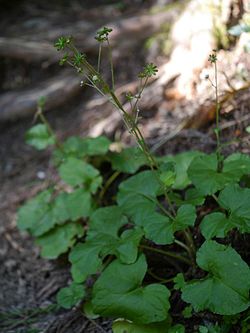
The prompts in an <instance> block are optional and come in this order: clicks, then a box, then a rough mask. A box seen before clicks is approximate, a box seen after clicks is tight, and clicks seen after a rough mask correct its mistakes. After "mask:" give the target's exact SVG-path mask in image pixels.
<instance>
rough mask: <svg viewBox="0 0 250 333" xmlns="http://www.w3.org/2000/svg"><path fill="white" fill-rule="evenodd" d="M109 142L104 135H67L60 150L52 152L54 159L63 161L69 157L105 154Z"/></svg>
mask: <svg viewBox="0 0 250 333" xmlns="http://www.w3.org/2000/svg"><path fill="white" fill-rule="evenodd" d="M110 144H111V142H110V141H109V140H108V139H107V138H106V137H104V136H99V137H97V138H81V137H78V136H71V137H69V138H68V139H67V140H66V141H65V142H64V143H63V145H62V149H61V150H56V151H55V153H54V160H55V161H58V162H60V161H63V160H64V159H67V158H69V157H74V158H79V159H81V158H83V157H86V156H96V155H105V154H106V153H107V152H108V150H109V146H110Z"/></svg>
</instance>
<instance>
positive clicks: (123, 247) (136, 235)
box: [115, 228, 144, 264]
mask: <svg viewBox="0 0 250 333" xmlns="http://www.w3.org/2000/svg"><path fill="white" fill-rule="evenodd" d="M143 235H144V233H143V231H142V230H141V229H139V228H134V229H129V230H125V231H124V232H123V233H122V234H121V237H120V240H119V241H118V242H117V247H116V251H115V254H116V255H117V257H118V258H119V260H120V261H121V262H122V263H126V264H132V263H134V262H135V261H136V259H137V255H138V246H139V244H140V241H141V239H142V237H143Z"/></svg>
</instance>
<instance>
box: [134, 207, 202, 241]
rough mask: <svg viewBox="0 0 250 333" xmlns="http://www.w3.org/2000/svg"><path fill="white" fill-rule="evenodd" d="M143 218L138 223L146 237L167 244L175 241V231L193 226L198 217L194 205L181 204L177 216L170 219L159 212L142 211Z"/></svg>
mask: <svg viewBox="0 0 250 333" xmlns="http://www.w3.org/2000/svg"><path fill="white" fill-rule="evenodd" d="M140 218H141V219H139V218H138V219H137V220H136V223H137V224H138V225H140V226H142V227H143V229H144V231H145V236H146V238H148V239H150V240H152V241H153V242H155V243H156V244H159V245H166V244H172V243H173V242H174V233H175V232H176V231H179V230H183V229H186V228H187V227H188V226H193V225H194V223H195V219H196V213H195V208H194V207H193V206H192V205H183V206H181V207H180V208H179V209H178V211H177V215H176V217H175V218H173V219H170V218H168V217H167V216H165V215H162V214H159V213H157V212H147V211H145V212H144V214H143V213H142V214H141V216H140Z"/></svg>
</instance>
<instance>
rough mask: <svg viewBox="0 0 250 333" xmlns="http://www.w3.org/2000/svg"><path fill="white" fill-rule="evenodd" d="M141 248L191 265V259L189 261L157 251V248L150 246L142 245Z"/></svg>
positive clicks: (176, 255) (173, 254) (170, 253)
mask: <svg viewBox="0 0 250 333" xmlns="http://www.w3.org/2000/svg"><path fill="white" fill-rule="evenodd" d="M140 248H141V249H145V250H148V251H151V252H155V253H158V254H161V255H163V256H166V257H170V258H174V259H176V260H179V261H182V262H183V263H185V264H188V265H190V264H191V261H190V260H189V259H187V258H185V257H183V256H181V255H178V254H175V253H172V252H169V251H165V250H161V249H157V248H155V247H151V246H148V245H140Z"/></svg>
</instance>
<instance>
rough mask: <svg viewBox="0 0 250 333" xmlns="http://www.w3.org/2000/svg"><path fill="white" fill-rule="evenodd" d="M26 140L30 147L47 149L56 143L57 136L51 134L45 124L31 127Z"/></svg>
mask: <svg viewBox="0 0 250 333" xmlns="http://www.w3.org/2000/svg"><path fill="white" fill-rule="evenodd" d="M25 139H26V142H27V143H28V144H29V145H31V146H33V147H35V148H36V149H38V150H42V149H45V148H47V147H48V146H49V145H54V144H55V142H56V139H55V136H54V135H52V134H50V133H49V131H48V128H47V126H46V125H44V124H38V125H35V126H33V127H31V129H30V130H28V132H27V133H26V135H25Z"/></svg>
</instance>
